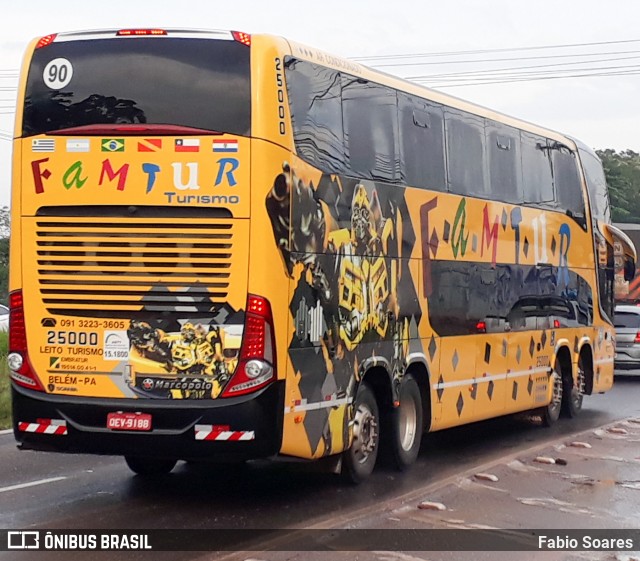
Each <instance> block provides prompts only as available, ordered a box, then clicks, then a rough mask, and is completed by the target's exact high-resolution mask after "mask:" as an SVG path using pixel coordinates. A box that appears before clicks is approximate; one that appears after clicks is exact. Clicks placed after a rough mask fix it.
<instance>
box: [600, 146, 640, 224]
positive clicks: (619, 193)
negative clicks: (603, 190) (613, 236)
mask: <svg viewBox="0 0 640 561" xmlns="http://www.w3.org/2000/svg"><path fill="white" fill-rule="evenodd" d="M596 153H597V154H598V156H599V157H600V159H601V160H602V165H603V167H604V173H605V176H606V178H607V184H608V185H609V196H610V198H611V218H612V219H613V221H614V222H631V223H636V224H640V154H638V153H637V152H634V151H633V150H624V151H622V152H616V151H615V150H612V149H610V148H607V149H605V150H596Z"/></svg>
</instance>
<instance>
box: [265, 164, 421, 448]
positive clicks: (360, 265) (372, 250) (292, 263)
mask: <svg viewBox="0 0 640 561" xmlns="http://www.w3.org/2000/svg"><path fill="white" fill-rule="evenodd" d="M266 206H267V210H268V213H269V216H270V219H271V224H272V228H273V232H274V235H275V238H276V243H277V245H278V247H279V248H280V252H281V254H282V257H283V259H284V262H285V267H286V269H287V272H288V274H289V276H290V277H291V278H292V279H293V280H294V285H295V289H294V292H293V297H292V300H291V303H290V310H291V315H292V317H293V319H294V322H295V324H294V325H295V327H296V329H295V333H294V336H293V339H292V341H291V343H290V347H289V350H290V353H289V354H290V357H291V361H292V364H293V366H294V368H295V369H296V370H297V371H298V372H300V373H301V375H302V379H301V381H300V384H299V387H300V390H301V393H302V396H303V398H304V399H307V401H308V402H316V401H321V400H323V399H326V396H328V395H331V396H335V397H336V398H337V399H340V398H343V397H349V396H351V395H352V392H353V389H354V386H355V384H356V382H357V381H358V380H359V377H360V374H361V371H360V368H361V367H362V366H363V365H365V363H366V361H367V360H369V359H371V357H384V359H385V360H386V361H387V363H388V370H389V372H390V373H391V374H392V375H393V376H394V377H395V378H396V379H397V378H398V377H400V376H401V375H402V372H403V371H404V367H405V362H406V357H407V354H408V350H409V331H410V330H411V329H413V332H414V337H415V333H417V324H418V322H419V319H420V312H419V309H418V307H417V305H416V290H415V287H414V284H413V280H412V278H411V274H410V272H409V270H408V259H401V257H402V255H401V251H402V250H403V247H404V251H406V252H407V254H406V256H405V257H408V255H409V254H410V252H411V248H412V247H413V244H414V242H415V237H414V234H413V230H412V228H411V225H410V222H409V220H408V212H407V209H406V203H405V201H404V199H403V197H402V196H398V193H397V191H396V193H391V192H390V190H389V187H388V186H385V185H378V184H376V183H374V182H371V181H357V180H355V179H347V178H341V177H338V176H333V175H326V174H325V175H323V176H322V177H321V178H320V180H319V183H318V187H317V188H315V187H314V186H313V184H312V183H311V182H309V183H305V182H304V181H302V180H300V179H299V178H298V176H297V173H296V171H295V170H294V169H291V168H290V166H289V165H288V164H286V163H285V164H284V166H283V173H282V174H280V175H278V176H277V177H276V179H275V181H274V185H273V188H272V189H271V191H270V193H269V194H268V196H267V200H266ZM289 233H291V238H289ZM416 344H419V343H416ZM316 363H318V364H317V368H314V367H311V366H310V364H313V365H315V364H316ZM303 364H304V366H303ZM314 377H315V379H314ZM329 418H330V412H329V411H327V410H326V409H320V410H317V411H309V412H308V413H307V415H306V417H305V421H304V422H305V428H306V430H307V434H308V436H309V441H310V442H311V444H312V446H314V447H316V448H317V446H318V444H319V443H320V441H323V442H324V449H323V453H325V454H328V453H331V451H332V442H331V437H330V434H331V432H332V431H331V430H329V422H330V421H329ZM345 423H346V416H345ZM345 431H346V424H345ZM344 438H347V437H346V436H344Z"/></svg>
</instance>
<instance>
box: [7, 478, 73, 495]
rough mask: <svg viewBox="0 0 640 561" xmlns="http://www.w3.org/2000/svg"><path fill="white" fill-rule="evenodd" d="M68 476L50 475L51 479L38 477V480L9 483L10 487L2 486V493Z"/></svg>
mask: <svg viewBox="0 0 640 561" xmlns="http://www.w3.org/2000/svg"><path fill="white" fill-rule="evenodd" d="M63 479H66V477H50V478H49V479H38V480H37V481H31V482H29V483H19V484H18V485H9V487H0V493H5V492H6V491H16V490H17V489H24V488H25V487H35V486H36V485H44V484H45V483H53V482H54V481H62V480H63Z"/></svg>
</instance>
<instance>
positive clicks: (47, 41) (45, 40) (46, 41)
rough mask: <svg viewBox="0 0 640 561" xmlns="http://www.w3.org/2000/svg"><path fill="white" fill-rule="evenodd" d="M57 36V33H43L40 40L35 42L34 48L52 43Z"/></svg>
mask: <svg viewBox="0 0 640 561" xmlns="http://www.w3.org/2000/svg"><path fill="white" fill-rule="evenodd" d="M57 36H58V34H57V33H52V34H51V35H45V36H44V37H41V38H40V40H39V41H38V42H37V43H36V49H41V48H42V47H48V46H49V45H51V43H53V41H54V40H55V38H56V37H57Z"/></svg>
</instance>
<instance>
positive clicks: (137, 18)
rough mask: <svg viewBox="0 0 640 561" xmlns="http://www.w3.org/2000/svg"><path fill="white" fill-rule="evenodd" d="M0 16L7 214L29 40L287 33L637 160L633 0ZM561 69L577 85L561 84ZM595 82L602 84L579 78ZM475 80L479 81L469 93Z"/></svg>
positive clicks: (0, 153) (41, 0)
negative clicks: (133, 33) (158, 30)
mask: <svg viewBox="0 0 640 561" xmlns="http://www.w3.org/2000/svg"><path fill="white" fill-rule="evenodd" d="M0 7H1V8H2V10H1V13H2V18H1V20H0V206H5V205H9V201H10V189H11V187H10V182H11V140H10V138H11V136H12V135H13V130H14V123H13V119H14V108H15V103H16V94H17V92H16V86H17V83H18V72H19V69H20V66H21V60H22V56H23V53H24V50H25V48H26V46H27V44H28V42H29V41H30V40H31V39H32V38H33V37H39V36H43V35H47V34H49V33H55V32H60V31H77V30H89V29H107V28H129V27H188V28H196V29H230V30H238V31H245V32H248V33H272V34H275V35H282V36H284V37H288V38H290V39H293V40H296V41H299V42H302V43H306V44H308V45H311V46H314V47H317V48H320V49H323V50H325V51H328V52H329V53H331V54H335V55H338V56H342V57H345V58H351V59H355V60H358V61H359V62H362V63H365V64H368V65H370V66H374V67H376V68H379V69H380V70H384V71H385V72H388V73H390V74H395V75H398V76H401V77H404V78H408V77H413V79H419V80H420V83H422V84H424V85H427V86H430V87H437V88H438V89H440V90H441V91H444V92H446V93H449V94H452V95H455V96H457V97H460V98H463V99H466V100H469V101H472V102H474V103H478V104H480V105H484V106H486V107H490V108H492V109H495V110H498V111H500V112H503V113H506V114H508V115H513V116H515V117H519V118H522V119H525V120H527V121H531V122H534V123H536V124H539V125H542V126H545V127H548V128H551V129H554V130H558V131H560V132H563V133H566V134H569V135H571V136H574V137H576V138H579V139H580V140H582V141H583V142H585V143H586V144H587V145H589V146H591V147H592V148H595V149H605V148H612V149H615V150H626V149H631V150H634V151H636V152H640V103H639V101H640V95H639V94H640V27H639V26H638V22H639V21H640V2H635V1H634V0H607V1H606V2H605V1H604V0H536V1H534V2H530V1H525V0H483V1H476V0H441V1H439V2H436V1H434V0H394V1H389V0H384V1H383V0H347V1H345V0H322V1H321V2H314V3H311V2H304V1H302V0H278V1H275V0H271V1H268V0H234V1H233V2H222V1H220V0H182V1H181V2H175V1H171V2H169V1H166V0H152V1H151V0H109V2H103V3H99V4H96V3H95V2H88V1H86V0H80V1H78V0H66V1H65V2H63V3H55V2H51V0H47V1H45V0H29V1H28V2H18V1H17V0H0ZM568 45H579V46H575V47H569V46H568ZM534 47H535V48H534ZM540 47H544V48H540ZM478 51H482V52H480V53H479V52H478ZM461 52H463V53H465V54H455V55H447V56H443V55H442V54H441V53H461ZM436 54H437V56H434V55H436ZM391 55H393V56H391ZM403 55H411V56H403ZM418 55H420V56H418ZM384 57H391V58H384ZM496 58H500V59H506V60H502V61H501V62H494V60H495V59H496ZM578 61H583V64H582V65H576V62H578ZM598 61H599V62H598ZM636 62H637V63H638V65H637V66H634V64H636ZM400 63H402V64H400ZM436 63H437V64H436ZM383 64H384V65H385V66H381V65H383ZM551 64H562V66H554V67H552V66H550V65H551ZM525 66H532V67H533V68H532V69H529V68H524V67H525ZM491 69H493V70H492V72H493V74H492V75H489V74H487V72H488V71H489V70H491ZM497 69H500V70H497ZM508 69H511V70H508ZM514 69H517V70H514ZM496 70H497V71H498V73H496ZM561 70H564V72H565V73H566V74H565V75H566V76H570V77H565V78H561V79H558V78H555V77H554V76H556V75H558V74H557V72H559V71H561ZM469 72H474V73H475V74H469ZM514 72H518V73H519V74H518V76H517V77H516V76H514V75H513V73H514ZM522 72H527V73H529V74H526V75H525V74H521V73H522ZM542 72H545V74H541V73H542ZM552 72H555V73H556V74H553V73H552ZM452 73H455V74H457V75H456V76H451V74H452ZM460 73H466V74H465V75H461V74H460ZM531 73H533V74H531ZM593 73H597V74H600V75H598V76H582V77H577V75H580V74H582V75H584V74H593ZM436 74H437V75H439V76H438V77H436V76H435V75H436ZM443 74H448V76H446V77H445V76H443ZM602 74H606V75H602ZM470 76H472V77H474V78H475V82H474V83H472V85H469V82H468V81H467V82H463V83H464V84H465V85H461V83H460V81H459V80H460V78H461V77H464V78H465V79H466V80H468V78H469V77H470ZM532 77H537V78H540V77H544V78H545V79H542V80H531V79H530V78H532ZM516 78H517V79H516ZM523 78H527V80H526V81H525V80H523ZM496 81H497V82H500V83H487V82H496Z"/></svg>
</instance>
